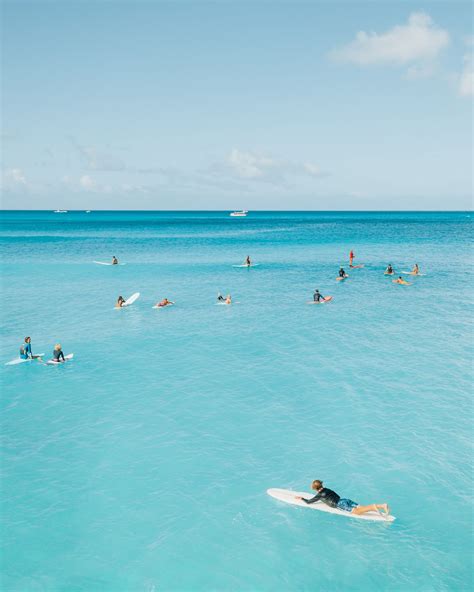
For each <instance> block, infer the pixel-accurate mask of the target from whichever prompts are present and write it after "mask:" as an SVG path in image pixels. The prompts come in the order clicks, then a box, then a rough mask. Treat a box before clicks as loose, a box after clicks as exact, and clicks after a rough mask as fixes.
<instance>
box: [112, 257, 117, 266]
mask: <svg viewBox="0 0 474 592" xmlns="http://www.w3.org/2000/svg"><path fill="white" fill-rule="evenodd" d="M112 265H118V259H117V257H116V256H115V255H114V256H113V257H112Z"/></svg>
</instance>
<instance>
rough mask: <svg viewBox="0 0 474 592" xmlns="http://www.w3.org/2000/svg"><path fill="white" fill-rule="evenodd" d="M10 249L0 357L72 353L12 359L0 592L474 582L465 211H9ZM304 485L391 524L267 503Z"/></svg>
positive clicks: (5, 405)
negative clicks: (389, 515)
mask: <svg viewBox="0 0 474 592" xmlns="http://www.w3.org/2000/svg"><path fill="white" fill-rule="evenodd" d="M0 241H1V246H2V253H3V255H2V303H3V305H2V308H1V317H2V318H1V320H2V340H1V350H0V353H1V360H3V361H4V362H7V361H8V360H11V359H12V358H14V357H15V356H16V354H17V351H18V348H19V345H20V343H21V342H22V340H23V337H24V336H25V335H31V336H32V339H33V352H35V351H36V352H42V351H46V352H48V353H51V351H52V348H53V346H54V344H55V343H56V342H58V341H60V342H61V343H62V345H63V349H64V351H65V353H69V352H74V354H75V360H74V361H73V362H71V363H69V364H67V365H65V366H63V367H52V366H43V365H40V364H37V363H32V364H22V365H17V366H4V365H3V363H2V365H1V376H2V385H3V388H2V394H1V422H2V425H1V432H2V461H1V468H2V473H3V475H2V483H1V486H2V494H3V495H2V497H3V502H2V507H1V517H2V522H3V528H2V559H1V572H2V580H1V585H2V589H3V590H8V591H10V590H18V591H37V590H48V591H49V590H61V591H82V590H84V591H95V590H107V591H121V590H124V591H125V590H127V591H129V590H131V591H135V590H136V591H144V592H158V591H161V590H202V591H207V590H262V591H264V590H265V591H267V590H268V591H270V590H271V591H274V590H331V591H339V590H364V591H371V590H374V591H376V590H382V589H383V590H469V589H470V588H471V587H472V579H471V574H472V562H471V552H472V547H471V543H472V487H473V482H472V411H473V407H472V399H471V391H472V370H471V364H470V362H471V359H472V353H473V352H472V336H473V334H472V279H471V278H472V271H473V270H472V260H471V256H472V251H471V250H470V244H471V241H472V219H471V218H470V217H469V214H466V213H456V214H454V213H429V214H427V213H423V214H421V213H420V214H418V213H410V214H408V213H384V214H378V213H330V212H326V213H283V212H279V213H271V212H260V213H251V214H250V215H249V216H248V217H247V218H244V219H238V218H229V217H228V215H227V214H226V213H218V212H213V213H208V212H202V213H196V212H188V213H173V212H168V213H162V212H149V213H142V212H139V213H136V212H135V213H133V212H121V213H111V212H97V213H96V212H92V213H91V214H88V215H87V214H84V213H82V214H81V213H77V212H71V213H69V214H64V215H58V214H53V213H52V212H43V213H40V212H23V213H21V212H4V213H3V214H2V222H1V228H0ZM351 248H352V249H353V250H354V251H355V254H356V261H355V262H356V263H364V264H365V267H364V268H363V269H359V270H353V271H350V278H349V279H348V280H347V281H346V282H343V283H342V285H340V284H339V283H338V282H336V281H335V277H336V275H337V271H338V265H339V264H340V263H344V264H346V265H347V254H348V252H349V250H350V249H351ZM248 254H249V255H251V257H252V258H253V259H254V260H255V261H256V262H259V263H260V264H261V265H260V266H259V267H256V268H254V269H238V268H234V267H232V265H233V264H238V263H240V262H242V261H243V259H244V258H245V256H246V255H248ZM112 255H116V256H117V257H119V259H120V260H122V261H124V262H126V263H127V265H126V266H120V267H106V266H99V265H94V264H93V263H92V261H93V260H95V259H96V260H103V261H106V260H109V259H110V258H111V256H112ZM389 262H391V263H392V264H393V265H394V267H395V269H397V270H407V269H410V268H411V266H412V265H413V264H414V263H415V262H418V263H419V265H420V268H421V271H422V272H425V273H426V276H424V277H419V278H415V279H414V281H413V285H411V286H407V287H405V286H397V285H394V284H392V282H391V278H388V277H385V276H384V275H383V270H384V268H385V266H386V265H387V263H389ZM316 287H317V288H319V289H320V290H321V292H322V293H323V294H324V295H332V296H333V301H332V302H331V303H330V304H328V305H324V306H306V304H305V302H306V301H307V300H309V299H311V296H312V290H313V289H314V288H316ZM218 290H220V291H221V292H222V293H224V294H225V293H228V292H230V293H231V294H232V295H233V297H234V299H235V300H236V301H239V304H237V305H235V306H232V307H225V306H215V305H214V303H215V296H216V293H217V291H218ZM135 291H139V292H141V297H140V299H139V300H138V301H137V302H136V303H135V304H134V305H133V307H130V308H128V309H125V310H121V311H116V310H114V309H113V307H114V303H115V300H116V298H117V296H118V295H119V294H121V295H123V296H125V297H128V296H129V295H130V294H132V293H133V292H135ZM165 296H167V297H168V298H170V299H171V300H174V301H175V302H176V305H175V306H174V307H171V308H169V309H165V310H153V309H152V308H151V307H152V305H153V304H154V303H155V302H156V301H157V300H159V299H162V298H163V297H165ZM315 478H320V479H324V481H325V483H326V485H327V486H329V487H331V488H333V489H335V490H336V491H337V492H339V493H340V494H341V495H342V496H343V497H350V498H352V499H355V500H356V501H358V502H360V503H370V502H373V501H381V502H383V501H388V502H389V503H390V505H391V508H392V512H393V514H394V515H395V516H397V521H396V522H395V523H393V524H391V525H389V524H378V523H370V522H367V523H366V522H362V521H358V520H353V519H348V518H341V517H339V516H333V515H330V514H324V513H322V512H315V511H310V510H306V509H300V508H296V507H292V506H288V505H284V504H282V503H280V502H278V501H276V500H274V499H272V498H270V497H269V496H267V495H266V489H267V488H269V487H282V488H288V489H290V488H291V489H297V490H305V489H306V490H309V484H310V482H311V481H312V480H313V479H315Z"/></svg>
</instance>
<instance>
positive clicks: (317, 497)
mask: <svg viewBox="0 0 474 592" xmlns="http://www.w3.org/2000/svg"><path fill="white" fill-rule="evenodd" d="M320 499H321V496H320V495H319V493H317V494H316V495H315V496H314V497H312V498H311V499H309V500H308V499H305V498H304V497H302V498H301V501H303V502H305V503H306V504H314V502H319V501H320Z"/></svg>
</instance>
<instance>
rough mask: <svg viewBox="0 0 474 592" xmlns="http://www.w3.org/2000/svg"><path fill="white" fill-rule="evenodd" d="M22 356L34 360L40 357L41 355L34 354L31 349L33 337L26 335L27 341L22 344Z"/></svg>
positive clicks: (23, 358) (24, 358)
mask: <svg viewBox="0 0 474 592" xmlns="http://www.w3.org/2000/svg"><path fill="white" fill-rule="evenodd" d="M20 358H21V359H22V360H34V359H37V358H38V359H39V358H40V356H34V355H33V352H32V351H31V337H25V342H24V343H22V344H21V345H20Z"/></svg>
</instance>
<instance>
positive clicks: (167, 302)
mask: <svg viewBox="0 0 474 592" xmlns="http://www.w3.org/2000/svg"><path fill="white" fill-rule="evenodd" d="M170 304H174V302H171V300H168V298H163V300H162V301H161V302H158V304H156V305H155V306H158V307H160V308H162V307H163V306H169V305H170Z"/></svg>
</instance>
